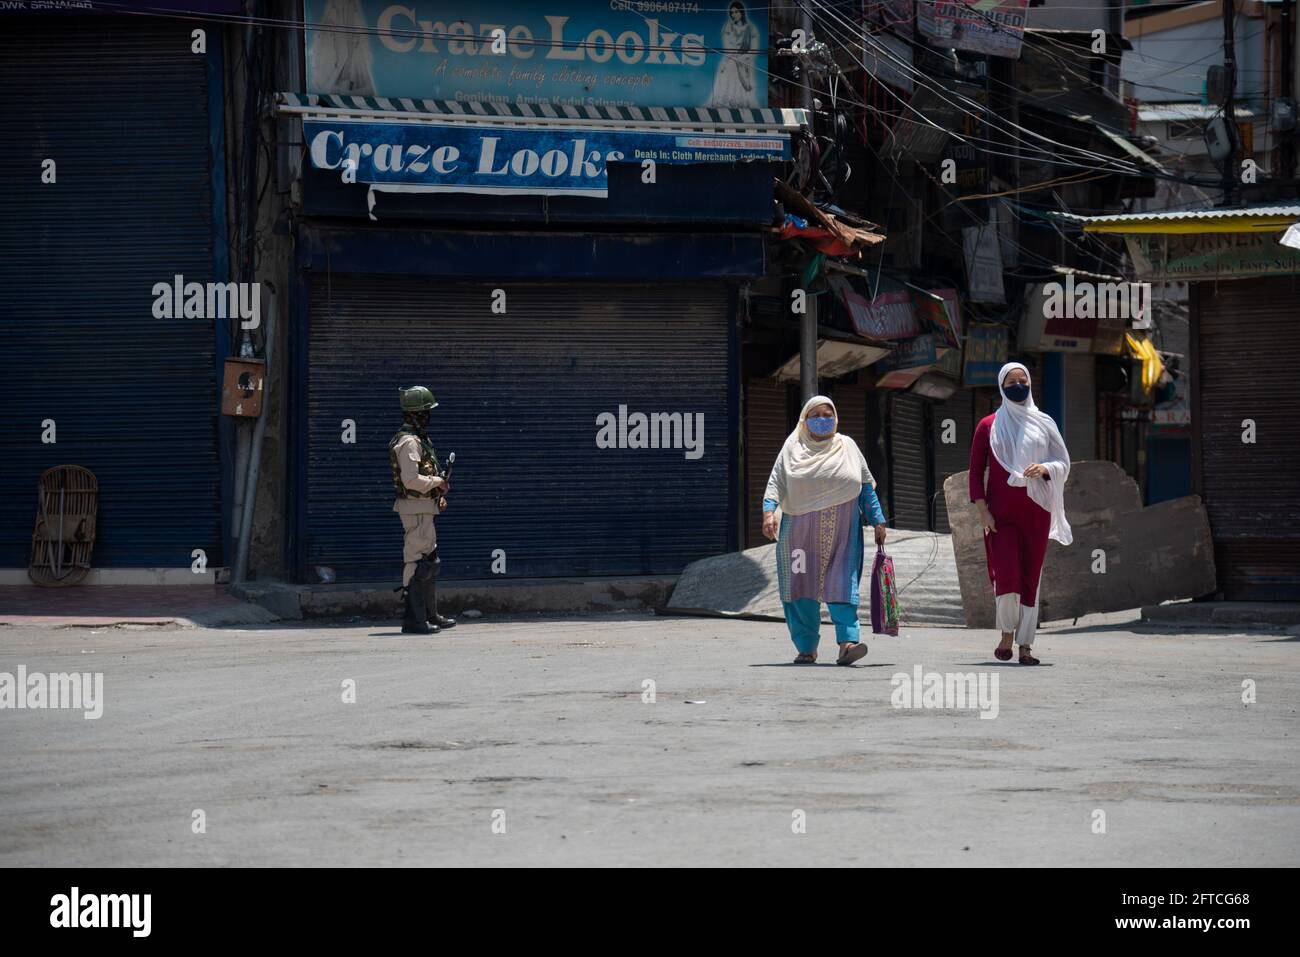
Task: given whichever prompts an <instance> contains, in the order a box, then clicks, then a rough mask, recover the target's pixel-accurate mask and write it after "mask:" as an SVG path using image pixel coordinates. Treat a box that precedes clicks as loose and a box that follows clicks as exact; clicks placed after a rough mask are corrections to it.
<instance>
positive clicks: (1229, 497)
mask: <svg viewBox="0 0 1300 957" xmlns="http://www.w3.org/2000/svg"><path fill="white" fill-rule="evenodd" d="M1191 314H1192V351H1193V373H1192V374H1193V377H1194V378H1193V381H1192V392H1193V400H1192V422H1193V423H1194V425H1195V428H1194V429H1193V430H1192V431H1193V437H1194V438H1193V481H1194V491H1196V492H1197V493H1198V494H1200V495H1201V496H1202V498H1203V499H1204V500H1205V507H1206V510H1207V511H1208V513H1209V517H1210V530H1211V533H1212V535H1213V538H1214V558H1215V564H1216V567H1217V569H1218V581H1219V589H1220V590H1221V591H1222V593H1223V597H1224V598H1225V599H1226V600H1228V601H1284V600H1285V601H1296V600H1300V376H1297V374H1296V370H1297V369H1300V339H1298V338H1297V336H1296V317H1297V316H1298V315H1300V279H1293V278H1291V277H1281V278H1257V279H1252V280H1250V281H1248V282H1247V281H1239V282H1221V283H1217V284H1216V283H1209V282H1200V283H1194V284H1193V285H1192V310H1191Z"/></svg>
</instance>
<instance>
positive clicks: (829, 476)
mask: <svg viewBox="0 0 1300 957" xmlns="http://www.w3.org/2000/svg"><path fill="white" fill-rule="evenodd" d="M819 405H829V406H830V407H831V410H832V411H833V412H834V415H835V434H834V435H832V436H831V437H830V438H828V439H822V440H820V441H818V440H817V439H814V438H813V437H812V433H811V432H809V431H808V413H809V412H811V411H812V410H813V409H815V408H817V406H819ZM839 424H840V423H839V412H838V411H835V403H834V402H832V401H831V400H830V399H828V398H826V396H824V395H815V396H813V397H812V398H811V399H809V400H808V401H807V402H806V403H804V407H803V411H802V412H800V413H799V424H798V425H796V426H795V429H794V431H793V432H791V433H790V436H789V438H787V439H786V440H785V445H784V446H782V447H781V454H780V455H778V456H777V458H776V464H775V465H774V466H772V475H771V477H770V478H768V480H767V491H766V492H765V493H764V498H769V499H774V500H775V501H776V502H777V504H778V505H779V506H780V507H781V511H783V512H785V513H786V514H787V515H804V514H806V513H808V512H817V511H820V510H821V509H823V508H830V507H831V506H833V505H843V504H844V503H845V502H848V501H852V500H853V499H855V498H857V497H858V495H860V494H861V492H862V486H863V483H870V484H871V487H872V488H875V486H876V480H875V479H874V478H872V477H871V470H870V469H869V468H867V460H866V459H865V458H864V457H863V455H862V451H861V450H860V449H859V448H858V443H856V442H854V441H853V439H852V438H850V437H849V436H847V435H844V434H843V433H842V432H840V431H839Z"/></svg>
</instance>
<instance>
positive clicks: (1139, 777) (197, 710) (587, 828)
mask: <svg viewBox="0 0 1300 957" xmlns="http://www.w3.org/2000/svg"><path fill="white" fill-rule="evenodd" d="M1132 617H1134V616H1131V615H1120V616H1107V617H1106V618H1104V619H1098V620H1095V621H1094V620H1091V619H1089V620H1085V621H1082V622H1080V623H1079V624H1078V625H1077V626H1073V627H1071V626H1070V625H1069V624H1068V623H1065V624H1063V625H1058V626H1054V627H1051V628H1049V629H1047V630H1045V631H1044V632H1043V633H1042V634H1041V635H1040V638H1039V645H1038V647H1039V648H1040V649H1041V650H1040V655H1041V656H1042V658H1043V660H1044V662H1045V665H1044V666H1043V667H1039V668H1022V667H1020V666H1018V665H1015V664H1009V665H1003V664H1001V663H999V662H996V661H995V660H994V659H993V657H992V655H991V654H990V651H991V649H992V647H993V645H994V643H995V639H994V637H993V634H992V633H991V632H973V631H964V630H959V629H931V630H925V629H909V630H907V631H906V633H905V635H904V636H903V637H901V638H883V637H882V638H879V639H873V640H872V642H871V653H870V655H869V656H868V657H867V658H866V659H865V660H864V661H863V663H862V664H861V666H859V667H856V668H853V669H848V668H837V667H835V666H833V665H830V664H827V665H819V666H816V667H811V668H809V667H793V666H791V665H789V664H788V662H789V660H790V658H791V657H792V649H791V647H790V645H789V641H788V639H787V638H786V636H785V632H784V627H783V626H782V625H780V624H771V623H755V622H737V621H718V620H710V619H683V618H679V619H669V618H655V617H651V616H641V615H636V616H633V615H622V616H611V617H598V618H579V619H530V620H508V621H507V620H492V621H490V620H487V619H482V620H479V621H477V622H468V623H463V624H462V625H461V626H460V627H457V628H456V629H455V630H454V631H451V632H448V633H445V634H444V635H442V636H439V637H436V638H406V637H402V636H400V635H399V634H397V632H396V629H395V628H393V627H392V626H389V625H387V624H370V625H365V624H359V625H358V624H349V625H338V624H327V625H322V624H305V625H299V626H295V627H268V628H259V629H249V630H207V629H183V630H157V629H154V628H148V627H135V628H113V629H86V628H74V629H68V628H58V629H56V628H39V627H30V626H10V627H5V628H0V672H10V673H16V669H17V667H18V665H24V666H26V668H27V669H28V672H29V673H32V672H42V673H49V672H66V671H72V670H80V671H99V672H102V673H103V675H104V710H103V715H102V717H100V718H99V719H98V720H86V719H84V718H83V717H82V714H81V713H80V712H78V711H68V710H4V711H0V748H2V749H3V753H4V756H5V759H4V770H5V773H4V774H3V775H2V776H0V864H3V865H7V866H13V865H54V864H58V865H156V864H181V865H187V864H203V865H212V864H244V865H249V864H256V865H268V864H269V865H277V864H278V865H307V864H313V865H350V864H381V865H383V864H431V865H440V864H462V865H464V864H530V865H532V864H537V865H540V864H607V865H618V864H656V865H686V864H715V865H781V864H795V865H811V864H863V865H915V864H937V865H963V864H989V865H1061V864H1067V863H1072V864H1079V865H1103V864H1120V865H1248V864H1249V865H1295V864H1297V863H1300V747H1297V745H1300V723H1298V722H1297V710H1296V709H1297V707H1300V641H1298V640H1297V638H1295V637H1288V636H1286V635H1279V634H1265V633H1261V634H1226V633H1222V634H1216V635H1189V634H1181V633H1175V632H1161V631H1138V632H1135V631H1132V630H1128V629H1130V628H1134V627H1140V626H1137V625H1135V624H1133V623H1132V622H1129V621H1127V619H1130V618H1132ZM824 634H825V635H826V637H824V638H823V642H824V644H823V653H824V654H826V655H832V654H833V649H834V646H833V643H832V642H831V639H830V638H829V632H828V631H826V632H824ZM916 665H920V666H922V669H923V671H924V672H929V671H938V672H953V673H967V672H969V673H974V674H975V675H976V676H977V678H978V676H979V675H983V676H985V681H986V682H987V681H988V680H989V679H990V678H991V677H992V676H994V675H996V676H997V678H998V699H997V707H998V713H997V716H996V717H995V718H990V719H984V718H980V717H979V712H978V710H974V709H970V708H966V709H960V710H959V709H942V708H939V709H936V708H917V709H911V708H897V707H893V706H892V705H891V693H892V692H893V687H892V684H891V679H892V677H893V676H894V675H895V674H898V673H906V674H908V675H911V674H912V673H913V669H914V667H915V666H916ZM645 679H652V680H653V681H654V682H655V686H656V687H655V690H656V700H655V702H654V703H653V704H651V703H646V702H643V700H642V698H643V692H642V688H643V684H642V683H643V681H644V680H645ZM1245 679H1252V680H1253V681H1255V682H1256V694H1257V702H1256V703H1255V704H1252V705H1249V706H1247V705H1243V703H1242V682H1243V680H1245ZM348 680H350V681H353V682H355V688H356V701H355V703H345V702H344V701H343V700H342V699H343V694H344V692H343V684H344V682H345V681H348ZM986 690H989V691H991V684H986ZM899 693H900V694H901V692H899ZM687 700H692V701H696V700H698V701H703V702H704V703H703V704H687V703H685V702H686V701H687ZM953 703H955V702H953ZM986 710H989V709H986ZM196 809H200V810H202V811H203V812H204V815H205V818H206V833H202V834H195V833H193V831H192V823H191V822H192V819H193V814H194V811H195V810H196ZM494 812H504V814H503V815H502V814H500V813H496V814H495V815H494ZM796 812H803V814H802V818H803V820H804V822H805V826H806V830H805V832H804V833H795V832H794V824H795V823H796V819H797V818H798V817H799V815H798V814H797V813H796ZM1097 812H1104V815H1105V819H1104V823H1105V833H1094V828H1095V827H1096V826H1097V825H1096V824H1095V823H1094V822H1095V821H1100V818H1099V817H1097ZM502 819H504V825H505V833H494V829H493V825H494V820H496V821H501V820H502Z"/></svg>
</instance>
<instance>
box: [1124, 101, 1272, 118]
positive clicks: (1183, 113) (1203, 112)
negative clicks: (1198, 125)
mask: <svg viewBox="0 0 1300 957" xmlns="http://www.w3.org/2000/svg"><path fill="white" fill-rule="evenodd" d="M1222 111H1223V107H1221V106H1218V105H1217V104H1213V103H1163V104H1154V105H1149V106H1143V107H1140V108H1139V109H1138V119H1139V120H1141V121H1142V122H1143V123H1163V122H1165V121H1167V120H1209V119H1212V118H1214V117H1215V116H1218V115H1219V113H1221V112H1222ZM1233 115H1234V116H1236V117H1237V119H1239V120H1248V119H1254V118H1256V117H1260V116H1263V115H1264V114H1263V113H1262V111H1260V110H1255V109H1251V108H1250V107H1248V106H1235V107H1234V108H1233Z"/></svg>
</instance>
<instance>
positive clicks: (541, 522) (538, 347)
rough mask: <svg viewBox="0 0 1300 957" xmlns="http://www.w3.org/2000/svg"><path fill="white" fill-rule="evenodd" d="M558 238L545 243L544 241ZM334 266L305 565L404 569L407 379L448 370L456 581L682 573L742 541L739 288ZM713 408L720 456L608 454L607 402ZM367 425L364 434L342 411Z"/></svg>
mask: <svg viewBox="0 0 1300 957" xmlns="http://www.w3.org/2000/svg"><path fill="white" fill-rule="evenodd" d="M538 241H539V242H542V241H544V240H543V239H540V238H539V240H538ZM492 289H493V287H492V286H488V285H466V284H451V283H446V282H442V281H431V280H425V279H405V278H403V279H392V278H382V279H380V278H362V277H345V276H338V275H333V276H329V277H326V276H316V277H314V279H313V281H312V284H311V302H310V309H311V319H310V342H309V345H308V373H307V375H308V379H309V386H308V389H309V395H308V410H307V411H308V415H307V434H308V443H307V444H308V448H307V456H308V460H307V468H306V473H307V482H308V488H307V491H306V494H307V498H306V508H305V518H304V521H305V528H304V529H303V535H304V539H305V544H304V549H305V564H306V565H307V566H308V568H310V567H312V566H315V565H326V566H329V567H331V568H334V569H335V570H336V572H337V573H338V575H339V577H340V579H352V580H392V579H395V578H397V576H398V574H399V573H400V569H401V548H402V535H401V523H400V521H399V519H398V517H397V516H396V515H395V514H394V513H393V511H392V503H393V497H394V494H393V486H392V477H391V472H390V469H389V463H388V441H389V439H390V438H391V437H392V435H393V433H394V432H396V430H397V429H398V427H400V425H401V414H400V411H399V409H398V396H397V390H398V388H399V387H402V386H410V385H416V384H425V385H428V386H429V387H430V388H431V389H432V390H433V393H434V395H435V396H436V397H437V400H438V403H439V406H438V408H437V409H435V410H434V412H433V417H432V421H431V423H430V428H429V434H430V438H431V439H432V441H433V444H434V445H435V446H436V447H437V449H438V453H439V456H440V457H442V458H444V459H445V457H446V455H447V453H448V452H452V451H454V452H456V455H457V460H456V466H455V472H454V475H453V478H452V487H453V494H452V500H451V508H450V510H449V511H448V512H447V514H446V515H445V516H444V517H442V518H439V520H438V544H439V555H440V557H441V558H442V561H443V566H442V567H443V574H444V576H445V577H448V578H460V579H466V578H491V577H494V575H493V572H492V560H493V552H494V550H496V549H501V550H503V551H504V552H505V557H506V575H505V577H548V576H568V575H616V574H668V573H675V572H678V571H680V570H681V569H682V568H683V567H684V566H685V565H686V564H687V563H688V562H691V561H694V560H695V559H697V558H702V557H704V556H707V555H714V554H718V553H721V552H725V551H726V550H727V548H728V544H729V538H730V537H731V536H729V534H728V531H729V528H730V527H731V524H732V523H731V522H730V521H729V518H728V512H729V504H730V503H729V489H730V487H731V465H730V461H731V451H732V438H731V436H730V431H731V426H730V424H729V423H730V417H729V413H730V411H731V410H730V409H729V407H728V389H729V386H728V348H729V341H728V316H729V310H730V307H729V299H728V291H727V287H726V286H725V285H724V284H721V283H705V284H667V283H666V284H662V285H653V286H650V285H637V286H633V285H608V284H577V283H570V284H566V285H546V284H509V285H507V286H506V287H505V292H506V297H507V298H506V310H507V311H506V313H505V314H504V315H499V314H493V313H492V311H491V308H490V307H491V303H492ZM620 405H626V406H627V408H628V413H629V414H630V413H632V412H643V413H651V412H665V413H673V412H680V413H686V412H691V413H696V412H700V413H703V414H704V454H703V457H702V458H699V459H693V460H688V459H686V458H685V457H684V455H685V452H684V450H683V449H598V448H597V447H596V434H597V431H598V429H597V425H596V419H597V416H598V415H599V414H600V413H602V412H610V413H614V414H615V415H617V413H618V407H619V406H620ZM344 419H352V420H354V421H355V423H356V442H355V444H345V443H344V442H343V441H342V428H343V426H342V423H343V420H344Z"/></svg>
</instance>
